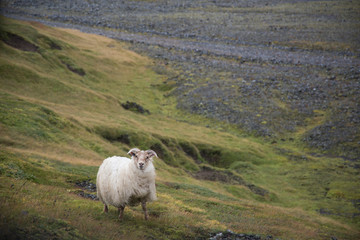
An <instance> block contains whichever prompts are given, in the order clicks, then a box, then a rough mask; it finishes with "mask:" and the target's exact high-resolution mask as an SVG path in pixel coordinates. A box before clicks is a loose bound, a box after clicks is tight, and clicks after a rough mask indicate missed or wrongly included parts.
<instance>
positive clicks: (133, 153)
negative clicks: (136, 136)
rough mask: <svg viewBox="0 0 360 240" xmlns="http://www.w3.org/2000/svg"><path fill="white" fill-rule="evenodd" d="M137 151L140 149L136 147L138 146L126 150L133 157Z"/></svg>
mask: <svg viewBox="0 0 360 240" xmlns="http://www.w3.org/2000/svg"><path fill="white" fill-rule="evenodd" d="M138 152H140V149H138V148H133V149H131V150H130V151H129V152H128V154H129V155H130V156H132V157H134V156H136V154H137V153H138Z"/></svg>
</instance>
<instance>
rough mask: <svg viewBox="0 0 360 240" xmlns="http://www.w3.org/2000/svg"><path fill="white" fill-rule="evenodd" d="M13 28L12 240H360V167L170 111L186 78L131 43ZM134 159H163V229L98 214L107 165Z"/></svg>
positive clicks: (3, 118) (8, 171)
mask: <svg viewBox="0 0 360 240" xmlns="http://www.w3.org/2000/svg"><path fill="white" fill-rule="evenodd" d="M1 22H2V25H1V35H0V36H1V40H2V41H0V51H1V58H0V73H1V74H0V86H1V87H0V99H1V100H0V130H1V136H0V144H1V150H0V154H1V158H0V161H1V162H0V173H1V176H0V177H1V181H0V185H1V188H0V198H1V205H0V207H1V212H2V214H1V221H0V226H1V230H2V231H1V234H2V236H4V237H8V238H14V239H15V238H25V236H26V237H27V238H33V239H49V238H65V239H66V238H79V239H82V238H84V239H85V238H90V239H111V238H114V239H121V238H123V237H127V238H130V239H131V238H137V239H148V238H154V239H179V238H190V239H194V238H206V237H209V233H211V232H215V231H221V230H226V229H231V230H233V231H236V232H245V233H254V234H260V235H261V236H263V237H265V236H267V235H272V236H274V237H279V238H286V239H287V238H292V239H323V238H330V237H332V236H334V237H337V238H348V239H351V238H353V239H355V238H356V236H358V234H359V232H358V230H356V229H357V227H358V226H359V209H358V201H359V199H360V193H359V182H358V171H357V169H356V167H355V166H352V165H351V164H349V163H348V162H344V160H343V159H338V158H328V157H325V156H320V155H318V156H312V155H310V154H307V153H306V151H304V149H302V148H301V147H299V146H294V145H291V144H289V143H278V144H276V146H274V145H272V144H270V143H267V142H265V141H264V140H262V139H261V138H254V137H249V136H247V137H244V136H242V132H240V131H239V130H237V129H236V128H234V127H233V126H231V125H221V126H222V131H219V130H216V129H214V128H210V127H206V126H207V125H211V126H219V125H220V123H218V122H216V121H212V120H208V119H205V118H202V117H201V116H197V115H190V114H188V113H185V112H182V111H181V110H178V109H176V104H177V102H176V99H175V98H173V97H166V96H167V95H168V93H169V92H171V91H172V89H173V88H174V86H173V85H172V83H171V81H167V80H168V78H169V75H170V74H171V71H172V70H171V69H166V71H163V72H162V74H160V73H159V71H157V70H156V67H157V66H156V65H154V63H153V62H152V60H151V59H149V58H146V57H143V56H140V55H138V54H136V53H134V52H131V51H128V50H125V47H126V46H125V44H124V43H121V42H118V41H115V40H113V39H109V38H105V37H102V36H97V35H91V34H84V33H81V32H79V31H75V30H70V29H56V28H51V27H47V26H45V25H42V24H39V23H36V22H20V21H15V20H11V19H7V18H1ZM126 102H132V103H136V104H133V105H132V106H135V107H132V108H130V110H127V109H126V108H125V107H123V106H126ZM139 109H145V110H148V111H149V113H146V111H145V113H144V114H143V113H140V112H142V111H140V110H139ZM134 146H136V147H139V148H144V149H148V148H151V149H153V150H155V151H156V152H157V153H158V155H159V159H156V160H155V165H156V169H157V175H158V176H157V190H158V197H159V200H158V201H157V202H154V203H151V204H149V210H150V221H148V222H145V221H143V220H142V217H141V216H142V213H141V209H140V208H139V207H135V208H127V209H126V210H125V219H124V222H122V223H119V222H118V221H117V218H116V211H115V210H114V209H113V208H112V209H110V213H109V214H108V215H105V214H102V213H101V209H102V206H101V203H99V202H98V201H93V200H91V199H92V198H93V197H94V196H93V194H94V193H93V192H92V190H93V188H91V186H92V185H91V184H90V183H91V182H92V183H94V182H95V177H96V172H97V167H98V166H99V165H100V164H101V161H102V160H103V159H104V158H106V157H108V156H112V155H123V156H125V155H126V152H127V151H128V149H129V148H131V147H134ZM89 181H90V183H89ZM319 213H320V214H323V215H326V216H320V214H319ZM330 217H331V218H330ZM304 230H306V231H304Z"/></svg>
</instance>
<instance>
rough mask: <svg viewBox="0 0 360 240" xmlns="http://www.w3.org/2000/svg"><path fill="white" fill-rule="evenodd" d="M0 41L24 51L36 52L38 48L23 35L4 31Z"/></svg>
mask: <svg viewBox="0 0 360 240" xmlns="http://www.w3.org/2000/svg"><path fill="white" fill-rule="evenodd" d="M2 41H3V42H4V43H6V44H7V45H9V46H11V47H13V48H16V49H19V50H22V51H26V52H37V51H38V49H39V47H38V46H36V45H34V44H32V43H31V42H28V41H27V40H25V39H24V38H23V37H21V36H19V35H16V34H13V33H10V32H6V37H4V38H3V39H2Z"/></svg>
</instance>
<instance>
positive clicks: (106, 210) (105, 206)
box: [104, 204, 109, 213]
mask: <svg viewBox="0 0 360 240" xmlns="http://www.w3.org/2000/svg"><path fill="white" fill-rule="evenodd" d="M108 211H109V209H108V206H107V205H106V204H104V213H107V212H108Z"/></svg>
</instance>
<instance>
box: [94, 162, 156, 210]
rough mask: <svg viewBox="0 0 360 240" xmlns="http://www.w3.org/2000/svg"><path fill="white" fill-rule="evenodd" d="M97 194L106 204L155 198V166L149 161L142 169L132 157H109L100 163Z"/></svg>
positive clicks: (121, 203)
mask: <svg viewBox="0 0 360 240" xmlns="http://www.w3.org/2000/svg"><path fill="white" fill-rule="evenodd" d="M96 186H97V195H98V197H99V199H100V200H101V201H102V202H103V203H104V204H106V205H112V206H115V207H121V206H122V207H124V206H125V205H128V204H130V205H134V204H137V203H139V202H140V201H141V200H142V199H146V201H147V202H150V201H154V200H156V189H155V168H154V165H153V164H152V162H151V161H149V163H148V166H147V167H146V168H145V169H144V170H140V169H138V168H137V167H136V164H135V163H134V161H133V160H132V159H129V158H125V157H117V156H114V157H110V158H107V159H105V160H104V162H103V163H102V164H101V166H100V168H99V171H98V174H97V179H96Z"/></svg>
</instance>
